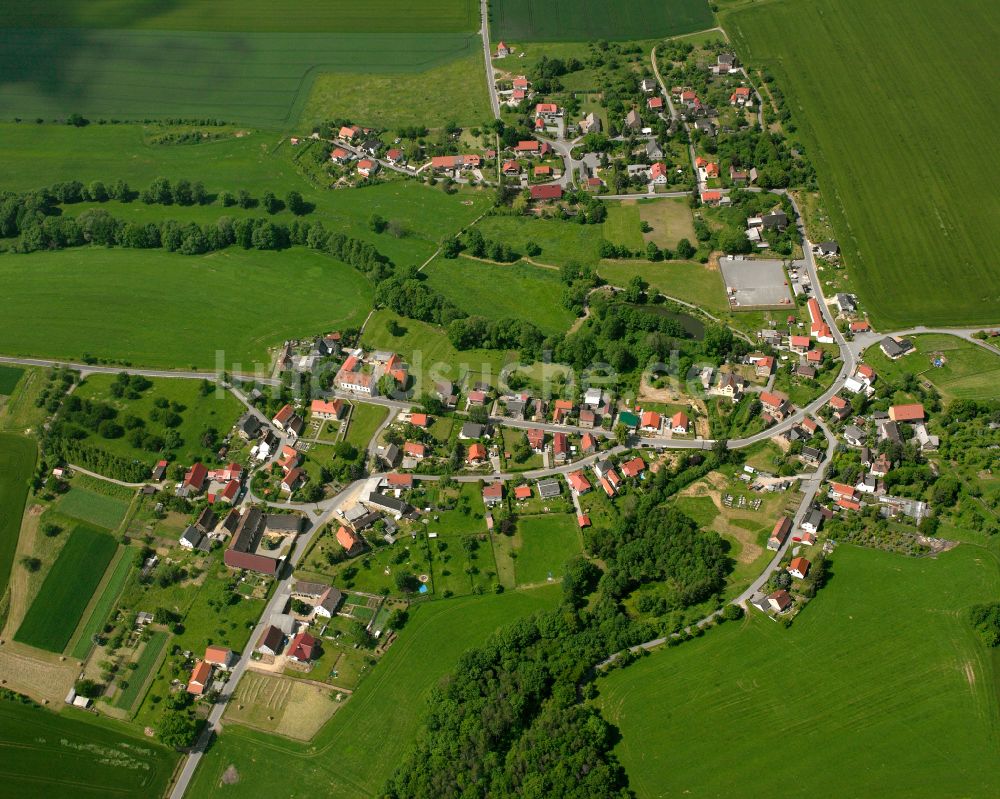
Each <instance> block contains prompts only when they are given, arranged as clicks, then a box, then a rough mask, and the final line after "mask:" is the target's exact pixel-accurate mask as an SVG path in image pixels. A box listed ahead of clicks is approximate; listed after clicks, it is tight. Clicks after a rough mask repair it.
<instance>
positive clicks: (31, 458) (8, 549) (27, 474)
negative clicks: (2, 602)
mask: <svg viewBox="0 0 1000 799" xmlns="http://www.w3.org/2000/svg"><path fill="white" fill-rule="evenodd" d="M37 452H38V449H37V447H36V445H35V442H34V440H32V439H30V438H24V437H22V436H16V435H13V434H8V433H0V595H2V594H3V593H5V592H6V590H7V581H8V580H9V579H10V570H11V567H12V566H13V565H14V553H15V552H16V551H17V539H18V535H19V534H20V532H21V517H22V516H23V515H24V503H25V500H26V499H27V498H28V480H29V479H31V475H32V473H33V472H34V470H35V457H36V455H37Z"/></svg>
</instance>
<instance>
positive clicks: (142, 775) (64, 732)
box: [0, 700, 178, 799]
mask: <svg viewBox="0 0 1000 799" xmlns="http://www.w3.org/2000/svg"><path fill="white" fill-rule="evenodd" d="M91 718H92V717H91V716H90V715H88V714H85V713H78V712H73V711H72V710H65V711H63V712H62V713H58V714H57V713H53V712H52V711H50V710H44V709H42V708H40V707H37V706H32V705H22V704H18V703H16V702H12V701H8V700H3V701H0V760H2V761H3V763H4V786H5V788H4V791H5V793H7V794H8V795H10V796H24V797H41V796H44V797H50V798H51V799H75V798H76V797H94V799H103V797H107V796H119V797H122V798H123V799H146V798H147V797H151V796H161V795H162V794H163V792H164V791H165V790H166V788H167V784H168V782H169V781H170V777H171V774H173V771H174V767H175V766H176V764H177V760H178V755H177V754H176V753H175V752H173V751H172V750H170V749H168V748H167V747H165V746H163V745H161V744H159V743H157V742H156V741H154V740H153V739H150V738H142V737H139V736H138V735H137V734H133V733H131V732H125V731H123V728H122V727H120V726H119V725H118V724H116V723H114V722H101V723H96V722H93V721H91V720H90V719H91Z"/></svg>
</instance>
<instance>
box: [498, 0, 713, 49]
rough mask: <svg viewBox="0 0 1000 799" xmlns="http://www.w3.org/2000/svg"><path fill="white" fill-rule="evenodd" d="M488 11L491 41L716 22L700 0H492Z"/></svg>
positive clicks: (579, 37) (620, 34)
mask: <svg viewBox="0 0 1000 799" xmlns="http://www.w3.org/2000/svg"><path fill="white" fill-rule="evenodd" d="M490 11H491V16H490V20H491V24H490V30H491V31H492V35H493V38H494V40H496V39H506V40H507V41H508V42H511V41H514V42H521V41H543V42H548V41H556V42H559V41H569V42H576V41H586V40H590V39H644V38H648V37H650V36H675V35H677V34H681V33H691V32H693V31H699V30H704V29H705V28H710V27H712V25H713V24H715V23H714V22H713V20H712V12H711V11H710V10H709V8H708V5H707V4H706V3H705V2H704V0H618V2H616V3H613V4H612V3H607V2H605V1H604V0H575V2H574V1H573V0H545V2H542V0H493V2H492V3H491V4H490ZM500 63H501V64H502V63H503V62H502V61H501V62H500Z"/></svg>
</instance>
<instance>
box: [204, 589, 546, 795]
mask: <svg viewBox="0 0 1000 799" xmlns="http://www.w3.org/2000/svg"><path fill="white" fill-rule="evenodd" d="M558 596H559V594H558V591H557V589H555V590H554V589H550V588H541V589H536V590H533V591H524V592H514V591H511V592H507V593H506V594H501V595H492V596H482V597H466V598H461V599H450V600H446V601H438V602H430V603H427V604H423V605H420V606H418V607H415V608H412V609H411V612H410V615H411V618H410V621H409V623H408V624H407V626H406V628H405V629H404V630H403V631H402V633H401V634H400V638H399V640H398V641H397V642H396V643H395V644H393V645H392V647H391V648H390V649H389V651H388V652H387V653H386V654H385V656H384V657H383V658H382V660H381V662H380V663H379V664H378V666H376V667H375V669H374V670H373V671H372V672H371V674H370V675H368V676H367V677H366V678H365V679H364V680H363V681H362V683H361V685H360V686H359V687H358V690H357V691H356V692H355V693H354V696H353V697H352V698H351V699H350V701H349V702H348V703H347V705H346V706H345V707H344V708H343V709H341V710H340V711H338V712H337V714H336V715H335V716H334V717H333V719H332V720H331V721H330V722H329V723H328V724H327V725H326V726H325V727H324V728H323V729H322V730H321V731H320V733H319V734H318V735H317V736H316V737H315V738H314V739H313V744H312V746H310V747H309V748H305V747H304V746H303V745H302V744H295V743H292V742H289V741H287V740H284V739H281V738H278V737H276V736H273V735H266V734H263V733H258V732H254V731H252V730H248V729H245V728H243V727H240V726H238V725H227V726H226V729H225V731H224V732H223V734H222V735H221V736H220V737H219V739H218V740H217V741H216V742H215V743H214V744H213V745H212V747H211V748H210V749H209V750H208V751H207V752H206V753H205V756H204V758H203V759H202V761H201V766H200V767H199V769H198V771H197V773H196V774H195V779H194V781H193V782H192V783H191V786H190V788H189V793H188V795H189V796H191V797H193V799H200V798H201V797H213V799H215V797H229V796H232V797H241V796H245V797H257V796H262V795H267V794H271V793H279V794H280V793H282V792H283V791H285V792H287V787H288V775H289V774H294V775H295V784H296V791H297V792H300V793H301V794H302V795H304V796H305V795H314V794H316V793H317V792H318V793H322V794H323V795H326V796H336V797H337V799H368V797H371V796H376V795H378V792H379V789H380V788H381V787H382V784H383V782H384V781H385V779H386V778H387V777H388V776H389V774H391V773H392V770H393V768H394V767H395V765H396V763H397V762H398V759H399V758H398V757H397V756H396V755H397V754H398V755H401V754H402V752H403V750H404V748H405V747H406V745H407V742H408V741H409V740H410V737H411V736H412V735H414V734H415V733H416V732H417V727H418V725H419V723H420V720H421V718H422V717H423V715H424V712H425V702H426V700H427V697H428V696H429V695H430V691H431V689H432V688H433V687H434V685H435V684H436V683H437V681H438V680H439V679H440V678H441V677H442V676H444V675H445V674H446V673H448V671H450V670H451V669H452V668H453V667H454V665H455V661H456V659H457V658H458V656H459V655H460V654H461V653H462V652H463V651H465V650H466V649H467V648H469V647H472V646H476V645H478V644H480V643H482V642H483V641H484V640H485V639H486V637H487V636H488V635H489V634H490V633H491V632H493V631H494V630H496V629H497V628H498V627H500V626H502V625H504V624H507V623H508V622H510V621H512V620H513V619H516V618H518V617H520V616H526V615H528V614H531V613H533V612H535V611H536V610H542V609H545V608H550V607H553V606H554V605H555V604H556V603H557V602H558ZM386 747H389V749H388V750H387V748H386ZM372 752H383V753H385V755H386V756H380V757H372ZM230 767H232V769H233V770H235V772H236V775H238V781H237V782H235V783H234V784H223V783H222V778H223V773H224V772H226V770H227V769H228V768H230ZM230 775H231V776H232V772H230Z"/></svg>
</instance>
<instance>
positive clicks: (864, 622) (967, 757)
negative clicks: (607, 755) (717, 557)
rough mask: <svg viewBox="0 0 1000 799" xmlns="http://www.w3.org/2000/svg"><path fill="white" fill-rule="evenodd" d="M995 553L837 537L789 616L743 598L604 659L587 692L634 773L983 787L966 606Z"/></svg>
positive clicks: (992, 568)
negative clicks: (726, 616) (815, 583)
mask: <svg viewBox="0 0 1000 799" xmlns="http://www.w3.org/2000/svg"><path fill="white" fill-rule="evenodd" d="M997 565H998V564H997V558H996V556H995V555H994V554H992V553H991V552H989V551H987V550H984V549H982V548H979V547H974V546H968V545H963V546H961V547H959V548H958V549H957V550H954V551H952V552H948V553H945V554H943V555H941V556H939V557H937V558H935V559H931V558H922V559H917V558H905V557H902V556H899V555H894V554H889V553H884V552H878V551H874V550H865V549H858V548H853V547H850V546H846V545H842V546H840V547H838V548H837V549H836V551H835V553H834V555H833V559H832V569H831V571H832V572H833V576H832V578H831V580H830V582H829V584H828V585H827V586H826V587H825V588H823V589H822V591H821V592H820V593H819V594H818V595H817V597H816V598H815V599H814V600H813V601H812V603H810V605H809V606H808V607H807V608H806V609H805V610H804V611H803V612H802V613H801V614H800V615H799V616H798V618H796V619H795V622H794V624H793V625H792V627H791V628H790V629H785V628H784V627H783V626H782V625H780V624H775V623H773V622H772V621H770V620H769V619H766V618H764V617H763V615H762V614H761V613H760V612H759V611H757V610H755V609H751V614H750V618H749V619H747V620H746V621H744V622H737V623H727V624H724V625H722V626H721V627H720V628H719V629H713V630H710V631H709V632H708V633H707V634H706V635H705V636H704V637H703V638H699V639H696V640H694V641H690V642H687V643H684V644H682V645H681V646H679V647H677V648H676V649H666V650H661V651H659V652H656V653H655V654H652V655H650V656H649V657H646V658H643V659H642V660H640V661H639V662H638V663H634V664H632V665H631V666H629V667H627V668H625V669H623V670H621V671H615V672H613V673H612V674H610V675H609V676H608V677H607V678H606V679H604V680H602V681H600V682H599V683H598V686H599V689H600V697H599V700H598V703H599V705H600V707H601V709H602V712H603V713H604V715H605V716H606V718H607V719H608V720H609V721H610V722H612V723H613V724H615V725H616V726H617V727H618V729H619V731H620V732H621V735H622V738H621V742H620V743H619V745H618V747H617V753H618V756H619V757H620V759H621V761H622V763H623V764H624V766H625V768H626V770H627V772H628V774H629V778H630V782H631V787H632V789H633V790H634V791H635V793H636V795H637V796H638V797H639V798H640V799H648V798H649V797H663V796H682V795H690V796H732V795H734V793H733V790H734V787H733V786H735V785H739V786H740V788H739V791H738V794H739V795H743V796H768V795H781V796H791V797H806V796H815V795H816V792H817V789H818V786H821V787H820V788H819V792H820V793H821V794H822V795H824V796H870V795H873V791H874V793H877V794H878V795H879V796H885V797H911V798H912V799H922V798H923V797H927V799H932V798H935V799H936V797H941V796H963V797H983V798H984V799H985V797H991V796H996V795H997V794H998V793H1000V774H998V772H997V770H996V769H995V768H990V767H988V765H987V764H989V763H992V762H994V761H995V759H996V752H997V747H998V745H1000V730H998V727H997V724H996V718H997V712H998V706H997V676H998V675H997V666H998V661H997V658H996V654H995V653H994V652H991V651H988V650H987V649H986V648H985V647H984V646H983V644H982V643H981V641H980V640H979V639H978V638H977V636H976V635H975V634H974V632H973V631H972V629H971V627H970V626H968V624H967V623H966V620H965V613H966V611H967V609H968V607H969V606H970V605H971V604H974V603H976V602H984V601H988V600H990V599H995V598H996V596H997V592H998V590H1000V579H998V576H1000V573H998V569H997ZM845 764H849V767H845ZM874 785H877V786H878V787H877V788H873V787H872V786H874Z"/></svg>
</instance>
